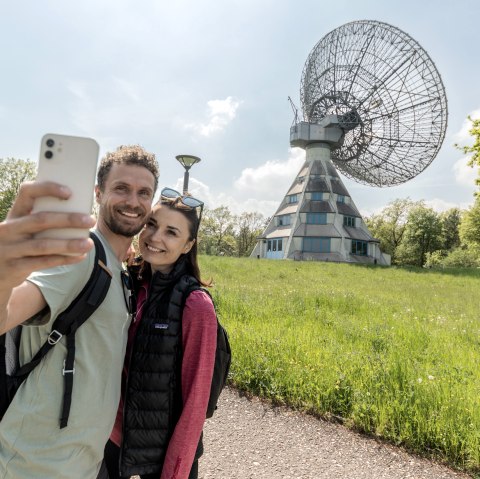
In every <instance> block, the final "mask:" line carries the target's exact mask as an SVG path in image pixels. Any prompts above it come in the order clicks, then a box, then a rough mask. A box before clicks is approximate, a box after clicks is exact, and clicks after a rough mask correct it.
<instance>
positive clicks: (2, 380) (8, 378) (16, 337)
mask: <svg viewBox="0 0 480 479" xmlns="http://www.w3.org/2000/svg"><path fill="white" fill-rule="evenodd" d="M90 238H92V240H93V242H94V243H95V262H94V267H93V271H92V274H91V275H90V278H89V279H88V281H87V283H86V284H85V286H84V287H83V289H82V291H80V293H79V294H78V296H77V297H76V298H75V299H74V300H73V302H72V303H71V304H70V306H69V307H68V308H67V309H66V310H65V311H63V312H62V313H61V314H59V315H58V317H57V318H56V319H55V321H54V322H53V325H52V330H51V332H50V334H49V336H48V339H47V341H46V342H45V343H44V344H43V345H42V347H41V348H40V349H39V350H38V352H37V354H36V355H35V356H34V357H33V359H32V360H31V361H30V362H29V363H27V364H24V365H23V366H22V367H19V363H18V346H19V344H20V335H21V330H22V326H17V327H16V328H13V329H12V330H11V331H8V332H7V333H5V334H3V335H1V336H0V419H1V418H3V415H4V414H5V412H6V410H7V409H8V406H9V405H10V403H11V401H12V399H13V397H14V396H15V393H16V392H17V390H18V388H19V387H20V385H21V384H22V383H23V381H25V379H26V378H27V376H28V375H29V374H30V372H31V371H33V369H34V368H35V367H36V366H37V365H38V364H39V363H40V361H41V360H42V358H43V357H44V356H45V355H46V354H47V353H48V352H49V351H50V350H51V349H52V348H53V347H54V346H55V345H56V344H57V343H58V341H60V339H61V338H62V336H66V338H67V356H66V358H65V361H64V366H63V376H64V385H65V388H64V394H63V407H62V412H61V417H60V428H64V427H66V426H67V423H68V416H69V414H70V405H71V402H72V388H73V375H74V373H75V333H76V331H77V329H78V328H79V327H80V326H81V325H82V324H83V323H84V322H85V321H86V320H87V319H88V318H89V317H90V316H91V315H92V314H93V312H94V311H95V310H96V309H97V308H98V307H99V306H100V304H101V303H102V301H103V300H104V299H105V296H106V295H107V292H108V288H109V287H110V281H111V279H112V273H111V272H110V270H109V269H108V268H107V266H106V262H107V260H106V255H105V250H104V248H103V245H102V243H101V241H100V240H99V239H98V237H97V236H95V234H94V233H90ZM46 312H48V307H47V308H46V309H45V310H44V311H41V312H40V313H38V314H37V315H35V317H37V316H39V317H41V315H43V314H44V313H46Z"/></svg>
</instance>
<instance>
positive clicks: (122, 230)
mask: <svg viewBox="0 0 480 479" xmlns="http://www.w3.org/2000/svg"><path fill="white" fill-rule="evenodd" d="M105 210H106V208H100V213H104V214H102V216H103V221H104V223H105V224H106V225H107V226H108V228H109V229H110V231H111V232H112V233H114V234H116V235H120V236H125V237H126V238H133V237H134V236H135V235H136V234H138V233H140V231H142V229H143V224H144V223H143V222H142V223H141V224H140V225H137V226H128V225H124V224H122V223H120V222H118V221H116V220H115V219H114V218H113V215H110V214H109V213H108V212H107V211H105Z"/></svg>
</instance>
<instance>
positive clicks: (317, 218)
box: [307, 213, 327, 225]
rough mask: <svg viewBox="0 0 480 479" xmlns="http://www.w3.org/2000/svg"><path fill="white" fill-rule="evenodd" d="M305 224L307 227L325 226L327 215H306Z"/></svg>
mask: <svg viewBox="0 0 480 479" xmlns="http://www.w3.org/2000/svg"><path fill="white" fill-rule="evenodd" d="M307 224H309V225H326V224H327V213H307Z"/></svg>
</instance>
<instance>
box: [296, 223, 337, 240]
mask: <svg viewBox="0 0 480 479" xmlns="http://www.w3.org/2000/svg"><path fill="white" fill-rule="evenodd" d="M293 236H323V237H326V238H341V237H342V235H341V234H340V232H339V231H338V230H337V228H335V226H334V225H333V224H327V225H310V224H306V223H302V224H300V226H299V227H298V228H297V229H296V230H295V231H294V233H293Z"/></svg>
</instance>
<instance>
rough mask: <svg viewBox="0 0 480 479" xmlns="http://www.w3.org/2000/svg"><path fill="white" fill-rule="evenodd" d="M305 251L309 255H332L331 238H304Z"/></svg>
mask: <svg viewBox="0 0 480 479" xmlns="http://www.w3.org/2000/svg"><path fill="white" fill-rule="evenodd" d="M303 251H304V252H307V253H330V238H320V237H309V238H303Z"/></svg>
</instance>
